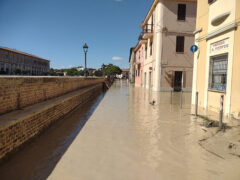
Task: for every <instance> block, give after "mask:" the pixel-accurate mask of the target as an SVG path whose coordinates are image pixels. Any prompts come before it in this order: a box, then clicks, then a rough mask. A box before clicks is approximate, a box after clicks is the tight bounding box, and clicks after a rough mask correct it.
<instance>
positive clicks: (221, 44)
mask: <svg viewBox="0 0 240 180" xmlns="http://www.w3.org/2000/svg"><path fill="white" fill-rule="evenodd" d="M228 47H229V39H224V40H222V41H218V42H215V43H213V44H211V53H213V52H216V51H222V50H226V49H228Z"/></svg>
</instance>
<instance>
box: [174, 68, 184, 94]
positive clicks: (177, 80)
mask: <svg viewBox="0 0 240 180" xmlns="http://www.w3.org/2000/svg"><path fill="white" fill-rule="evenodd" d="M174 75H175V76H174V91H176V92H179V91H181V90H182V76H183V72H182V71H175V74H174Z"/></svg>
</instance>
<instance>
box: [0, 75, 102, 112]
mask: <svg viewBox="0 0 240 180" xmlns="http://www.w3.org/2000/svg"><path fill="white" fill-rule="evenodd" d="M103 81H104V79H103V78H88V79H85V78H78V77H0V114H4V113H6V112H10V111H13V110H16V109H20V108H23V107H26V106H29V105H32V104H35V103H38V102H42V101H45V100H48V99H51V98H54V97H57V96H60V95H63V94H66V93H68V92H71V91H74V90H77V89H79V88H82V87H86V86H89V85H93V84H97V83H100V82H103Z"/></svg>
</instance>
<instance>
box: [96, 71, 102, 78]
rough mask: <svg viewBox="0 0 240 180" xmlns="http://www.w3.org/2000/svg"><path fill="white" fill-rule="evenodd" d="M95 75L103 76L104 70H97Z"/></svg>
mask: <svg viewBox="0 0 240 180" xmlns="http://www.w3.org/2000/svg"><path fill="white" fill-rule="evenodd" d="M94 75H95V76H97V77H101V76H103V72H102V71H99V70H97V71H95V73H94Z"/></svg>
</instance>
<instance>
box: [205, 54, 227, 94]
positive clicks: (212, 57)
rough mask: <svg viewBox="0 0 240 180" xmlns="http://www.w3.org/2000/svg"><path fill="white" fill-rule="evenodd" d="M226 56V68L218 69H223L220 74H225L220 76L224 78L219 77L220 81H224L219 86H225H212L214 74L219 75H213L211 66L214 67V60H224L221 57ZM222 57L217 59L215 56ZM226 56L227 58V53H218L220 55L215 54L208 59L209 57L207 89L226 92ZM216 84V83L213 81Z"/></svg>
mask: <svg viewBox="0 0 240 180" xmlns="http://www.w3.org/2000/svg"><path fill="white" fill-rule="evenodd" d="M224 56H225V57H226V58H225V61H226V66H227V67H226V69H219V70H222V71H223V70H225V71H226V72H225V74H222V75H225V76H222V77H221V78H224V79H221V81H223V80H224V81H225V83H223V84H220V86H225V88H224V89H223V88H222V87H221V89H219V88H217V87H213V83H214V82H213V80H214V78H213V77H214V76H216V77H217V76H220V75H217V74H216V75H214V74H213V67H214V61H218V62H221V61H222V62H224V61H223V59H224V58H223V57H224ZM221 57H222V59H217V58H221ZM228 58H229V55H228V53H225V54H220V55H216V56H211V57H210V59H209V78H208V90H209V91H217V92H223V93H226V90H227V77H228ZM215 84H216V83H215Z"/></svg>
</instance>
